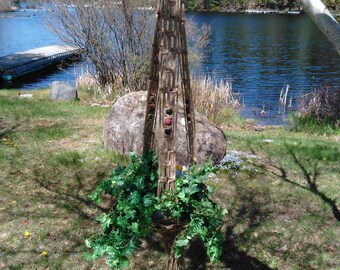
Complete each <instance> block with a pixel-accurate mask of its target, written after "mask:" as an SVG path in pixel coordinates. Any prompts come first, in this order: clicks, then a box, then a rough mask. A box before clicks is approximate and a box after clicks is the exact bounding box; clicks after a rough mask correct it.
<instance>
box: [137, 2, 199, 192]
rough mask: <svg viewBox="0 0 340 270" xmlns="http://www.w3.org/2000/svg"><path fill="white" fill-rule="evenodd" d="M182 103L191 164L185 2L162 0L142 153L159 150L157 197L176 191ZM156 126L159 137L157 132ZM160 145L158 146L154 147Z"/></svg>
mask: <svg viewBox="0 0 340 270" xmlns="http://www.w3.org/2000/svg"><path fill="white" fill-rule="evenodd" d="M179 99H182V101H183V106H184V108H183V109H184V121H185V129H186V139H187V145H188V149H187V150H188V155H189V162H190V163H191V162H193V161H194V136H195V116H194V109H193V102H192V92H191V87H190V73H189V64H188V50H187V42H186V32H185V19H184V4H183V3H182V0H159V1H158V7H157V12H156V26H155V35H154V42H153V50H152V56H151V70H150V78H149V88H148V94H147V107H146V115H145V125H144V142H143V153H144V154H146V153H148V152H149V151H150V150H151V149H152V148H156V149H157V153H158V160H159V161H158V167H159V181H158V190H157V195H158V196H160V195H161V194H162V192H163V191H164V190H175V188H176V136H177V128H178V125H177V116H178V106H179ZM156 126H157V133H156V132H155V131H156ZM156 142H157V144H158V145H155V144H156Z"/></svg>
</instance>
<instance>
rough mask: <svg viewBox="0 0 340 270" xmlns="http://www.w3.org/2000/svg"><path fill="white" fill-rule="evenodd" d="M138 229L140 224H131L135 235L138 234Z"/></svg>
mask: <svg viewBox="0 0 340 270" xmlns="http://www.w3.org/2000/svg"><path fill="white" fill-rule="evenodd" d="M138 227H139V225H138V223H137V222H133V223H132V224H131V231H133V232H134V233H138Z"/></svg>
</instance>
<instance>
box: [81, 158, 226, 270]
mask: <svg viewBox="0 0 340 270" xmlns="http://www.w3.org/2000/svg"><path fill="white" fill-rule="evenodd" d="M212 170H214V169H213V168H212V167H209V166H205V167H203V168H200V169H196V168H191V169H190V171H189V173H187V174H186V175H184V176H183V177H181V178H179V179H178V180H177V191H176V192H170V191H169V192H164V193H163V195H162V196H161V198H157V197H156V195H155V194H156V185H157V178H158V176H157V160H156V159H155V154H154V153H151V154H149V155H147V156H145V157H142V158H140V157H138V156H137V155H136V154H131V162H130V163H129V164H128V165H127V167H122V166H120V165H118V166H117V167H116V168H115V169H114V170H113V172H112V174H111V176H110V177H109V178H108V179H106V180H104V181H102V182H101V183H100V184H99V185H98V187H97V188H96V190H95V191H94V192H93V193H92V194H91V195H90V197H91V199H93V200H94V201H96V202H99V201H100V200H101V195H102V194H103V193H105V194H109V195H110V196H112V197H113V198H114V203H113V205H112V208H111V210H110V212H109V213H106V214H102V215H101V216H100V217H99V218H98V221H99V222H100V224H101V227H102V232H101V233H100V234H97V235H94V236H92V237H91V238H90V239H88V240H86V245H87V247H89V248H91V249H92V250H93V253H92V255H89V257H90V258H92V259H97V258H98V257H101V256H107V260H106V262H107V264H108V265H109V266H110V267H112V268H119V269H121V268H123V267H124V266H127V265H128V264H129V257H130V256H131V255H133V254H134V253H135V251H136V250H137V248H138V247H140V245H141V241H140V240H141V239H142V238H145V237H146V236H147V235H148V234H150V233H151V232H152V223H153V220H154V218H157V217H155V216H156V214H157V213H158V214H159V213H160V214H161V215H167V216H171V217H172V218H175V219H182V218H183V217H185V219H188V220H189V221H188V222H189V223H188V226H187V227H186V229H185V230H184V231H183V232H182V233H181V234H180V235H179V237H177V239H176V242H175V245H174V249H175V250H174V252H175V255H176V257H180V256H182V255H183V254H184V250H185V247H187V246H188V245H189V243H190V240H192V239H194V238H195V237H198V238H200V239H201V240H202V241H203V243H204V244H205V246H206V249H207V253H208V256H209V258H210V260H211V261H217V260H218V258H219V257H220V255H221V244H222V240H223V234H222V233H221V231H220V229H221V226H222V223H223V216H224V214H225V211H221V209H220V207H219V206H218V205H217V204H215V203H214V202H213V201H212V200H211V199H210V192H211V191H210V189H209V188H208V187H207V186H206V185H205V184H204V183H203V181H204V180H205V179H206V178H207V175H208V173H210V172H211V171H212Z"/></svg>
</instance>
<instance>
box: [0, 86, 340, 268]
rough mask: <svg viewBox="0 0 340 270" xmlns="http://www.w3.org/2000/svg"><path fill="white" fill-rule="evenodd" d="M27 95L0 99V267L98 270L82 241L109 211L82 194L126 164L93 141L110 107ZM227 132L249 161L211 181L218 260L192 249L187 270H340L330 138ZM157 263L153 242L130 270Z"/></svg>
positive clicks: (337, 177) (338, 169)
mask: <svg viewBox="0 0 340 270" xmlns="http://www.w3.org/2000/svg"><path fill="white" fill-rule="evenodd" d="M30 93H32V94H33V99H25V98H21V97H20V96H18V95H17V92H15V91H4V90H1V91H0V269H66V270H68V269H107V267H106V266H105V261H104V260H99V261H96V262H86V261H85V256H84V253H85V252H86V251H87V250H86V247H85V244H84V241H85V239H86V238H88V237H89V236H90V235H92V234H94V233H96V232H99V230H100V228H99V225H98V224H97V221H96V218H97V217H98V216H99V214H100V213H102V212H105V211H107V209H108V206H109V204H108V202H107V201H106V203H104V204H103V205H96V204H94V203H93V202H91V201H90V200H89V199H88V197H87V196H88V194H89V193H90V192H91V191H92V190H93V189H94V187H95V186H96V184H97V183H98V182H99V181H100V180H102V179H103V178H104V177H105V176H106V175H108V174H109V173H110V170H111V169H112V168H113V167H114V165H115V163H117V162H119V161H123V160H124V158H122V157H120V156H119V155H117V154H115V153H111V152H109V151H106V150H105V149H104V147H103V144H102V141H101V134H102V129H103V125H104V122H105V118H106V116H107V114H108V111H109V108H102V107H99V106H91V104H90V101H89V100H88V99H87V98H82V93H80V99H81V100H80V101H74V102H56V101H50V100H49V98H48V92H47V91H39V92H38V91H37V92H30ZM226 134H227V137H228V140H229V142H230V146H229V149H228V150H229V151H231V150H237V151H242V152H246V153H249V154H252V155H256V158H247V159H245V158H244V159H243V162H242V164H241V165H240V166H239V167H237V168H234V169H232V170H229V171H228V172H225V173H220V174H219V175H218V176H217V179H215V180H211V183H210V184H211V185H212V186H214V187H215V188H216V200H218V201H219V202H220V203H221V204H222V206H223V207H226V208H227V209H228V210H229V215H228V217H227V220H226V226H225V234H226V241H225V243H224V252H223V256H222V260H221V263H217V264H213V265H210V264H208V263H206V257H205V255H204V250H203V249H202V247H201V245H200V243H199V242H197V243H196V244H195V245H194V246H193V247H191V248H190V249H189V250H188V260H187V263H188V269H195V270H197V269H235V270H236V269H245V270H248V269H249V270H252V269H254V270H255V269H340V254H339V250H340V241H339V239H340V226H339V224H340V223H339V219H340V217H339V209H340V188H339V187H340V136H339V135H340V133H339V132H338V133H336V134H335V135H332V137H326V136H320V135H311V134H303V133H293V132H289V131H287V130H285V129H283V128H267V129H265V130H264V131H263V132H257V131H254V129H253V128H252V127H244V128H242V129H235V128H234V129H233V131H228V130H226ZM264 140H265V141H264ZM267 140H271V141H267ZM165 259H166V258H165V256H164V255H163V253H162V249H161V247H160V246H159V245H158V244H157V242H156V241H155V237H154V236H151V237H150V239H149V240H148V241H146V242H145V243H143V247H142V249H141V250H140V252H139V253H138V254H137V256H135V257H134V258H132V265H131V269H157V270H160V269H163V268H164V265H165V263H164V261H165Z"/></svg>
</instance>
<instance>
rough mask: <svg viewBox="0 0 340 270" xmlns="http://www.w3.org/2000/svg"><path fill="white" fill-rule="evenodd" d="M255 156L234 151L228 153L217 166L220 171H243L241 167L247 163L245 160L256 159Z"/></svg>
mask: <svg viewBox="0 0 340 270" xmlns="http://www.w3.org/2000/svg"><path fill="white" fill-rule="evenodd" d="M257 158H258V157H257V156H256V155H251V154H249V153H246V152H240V151H236V150H231V151H229V152H228V153H227V154H226V155H225V156H224V157H223V159H222V160H221V162H220V164H219V165H217V167H218V168H219V169H222V170H228V171H230V170H232V171H235V170H239V169H244V168H243V165H244V163H245V162H246V161H247V159H257Z"/></svg>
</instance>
